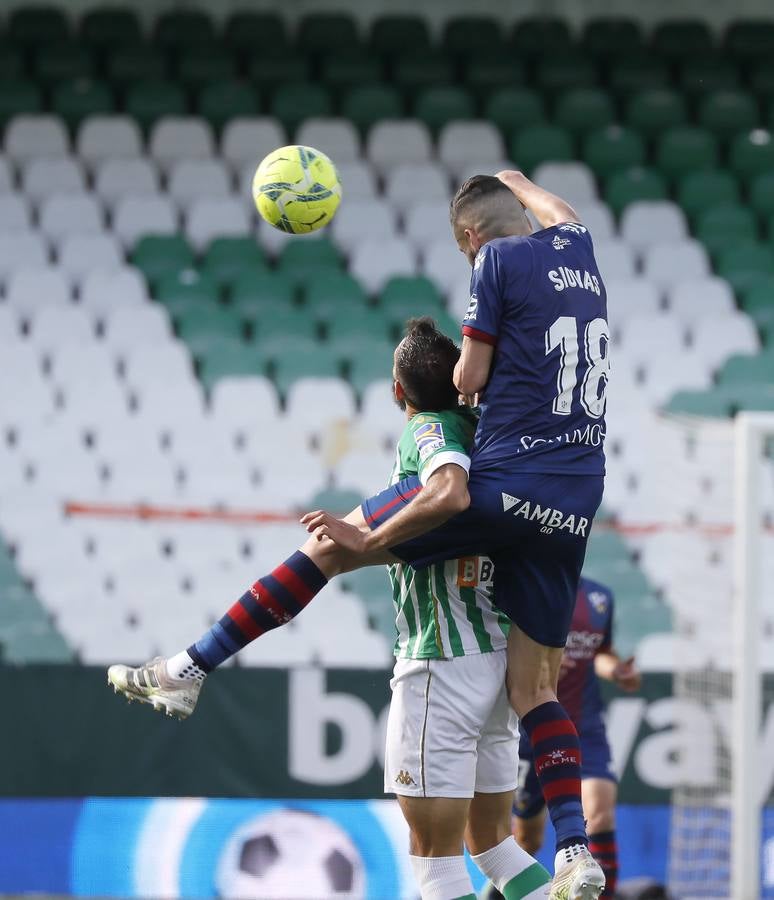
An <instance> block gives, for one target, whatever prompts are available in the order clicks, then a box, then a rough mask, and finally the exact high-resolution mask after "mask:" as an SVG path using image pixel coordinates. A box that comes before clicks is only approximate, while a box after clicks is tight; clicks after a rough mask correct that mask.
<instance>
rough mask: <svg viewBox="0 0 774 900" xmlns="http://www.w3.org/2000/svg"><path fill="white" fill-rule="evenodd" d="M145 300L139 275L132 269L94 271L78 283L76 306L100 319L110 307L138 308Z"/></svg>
mask: <svg viewBox="0 0 774 900" xmlns="http://www.w3.org/2000/svg"><path fill="white" fill-rule="evenodd" d="M147 299H148V289H147V286H146V284H145V281H144V280H143V278H142V275H141V274H140V273H139V272H138V271H137V270H136V269H135V268H133V267H130V266H121V267H118V268H115V269H107V270H106V269H96V270H92V271H90V272H89V273H88V274H86V275H85V276H84V278H83V280H82V282H81V289H80V294H79V297H78V302H79V304H80V305H81V306H82V307H83V308H84V309H86V310H88V311H89V312H90V313H92V314H96V315H98V316H102V315H104V314H105V313H106V311H108V310H109V309H111V308H112V307H113V306H123V305H138V304H141V303H144V302H145V301H146V300H147Z"/></svg>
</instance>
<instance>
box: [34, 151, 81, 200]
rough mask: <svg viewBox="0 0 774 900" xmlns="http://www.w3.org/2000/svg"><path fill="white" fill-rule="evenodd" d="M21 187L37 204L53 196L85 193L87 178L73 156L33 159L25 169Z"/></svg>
mask: <svg viewBox="0 0 774 900" xmlns="http://www.w3.org/2000/svg"><path fill="white" fill-rule="evenodd" d="M21 185H22V190H23V191H24V193H25V194H26V195H27V196H28V197H30V198H31V199H32V200H34V201H35V203H40V202H41V201H42V200H45V198H46V197H49V196H51V194H61V193H66V192H73V193H83V192H84V191H85V190H86V177H85V175H84V173H83V167H82V166H81V164H80V162H78V160H77V159H74V158H73V157H72V156H61V157H54V158H51V159H49V158H46V157H43V158H40V159H31V160H30V161H29V162H28V163H27V164H26V165H25V166H24V167H23V168H22V176H21Z"/></svg>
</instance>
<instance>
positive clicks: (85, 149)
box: [75, 115, 142, 166]
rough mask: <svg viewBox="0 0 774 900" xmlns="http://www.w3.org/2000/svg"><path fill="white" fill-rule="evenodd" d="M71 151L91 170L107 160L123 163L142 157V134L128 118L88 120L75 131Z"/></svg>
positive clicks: (135, 123) (90, 118)
mask: <svg viewBox="0 0 774 900" xmlns="http://www.w3.org/2000/svg"><path fill="white" fill-rule="evenodd" d="M75 149H76V152H77V154H78V156H79V157H80V158H81V159H82V160H84V161H85V162H86V163H88V164H89V165H91V166H94V165H96V164H98V163H102V162H104V161H105V160H111V159H121V160H122V161H124V162H125V161H127V160H129V159H130V158H132V157H137V156H140V155H141V154H142V132H141V131H140V126H139V125H138V124H137V122H136V121H135V120H134V119H133V118H131V116H102V115H99V116H88V117H87V118H86V119H84V121H83V122H82V123H81V126H80V128H79V129H78V136H77V137H76V140H75Z"/></svg>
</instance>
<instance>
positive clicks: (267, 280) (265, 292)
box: [231, 270, 295, 316]
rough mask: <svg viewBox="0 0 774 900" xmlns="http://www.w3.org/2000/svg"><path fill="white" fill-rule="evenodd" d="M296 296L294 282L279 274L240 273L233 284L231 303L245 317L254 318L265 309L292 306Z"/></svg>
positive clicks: (247, 271)
mask: <svg viewBox="0 0 774 900" xmlns="http://www.w3.org/2000/svg"><path fill="white" fill-rule="evenodd" d="M294 296H295V287H294V284H293V281H292V280H291V279H290V278H289V277H288V276H287V275H285V274H283V273H278V272H266V273H262V272H254V271H250V270H246V271H244V272H242V273H240V274H239V275H238V276H237V277H236V278H235V279H234V281H233V282H232V284H231V303H232V305H233V306H234V307H235V308H237V309H239V310H240V312H241V313H242V314H243V315H246V314H250V312H251V311H254V312H253V316H255V315H257V314H259V313H260V312H262V311H263V310H264V309H269V308H274V307H281V306H285V307H287V306H290V304H291V303H292V302H293V299H294Z"/></svg>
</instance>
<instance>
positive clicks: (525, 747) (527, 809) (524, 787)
mask: <svg viewBox="0 0 774 900" xmlns="http://www.w3.org/2000/svg"><path fill="white" fill-rule="evenodd" d="M579 736H580V746H581V759H582V760H583V761H582V763H581V780H582V779H584V778H604V779H606V780H607V781H612V782H614V783H618V779H617V778H616V776H615V772H614V771H613V757H612V755H611V753H610V744H608V742H607V732H606V731H605V726H604V723H603V722H602V720H601V719H600V720H599V722H598V723H597V724H596V725H595V726H593V727H592V728H588V729H585V730H584V731H582V732H580V734H579ZM518 778H519V783H518V786H517V788H516V791H515V792H514V800H513V814H514V816H517V817H518V818H519V819H531V818H532V817H533V816H536V815H537V814H538V813H539V812H540V811H541V810H542V809H543V807H544V806H545V805H546V804H545V800H544V799H543V791H542V790H541V789H540V782H539V781H538V777H537V772H535V766H534V765H533V764H532V746H531V744H530V742H529V739H528V738H527V736H526V734H525V733H524V730H523V729H522V731H521V735H520V738H519V775H518Z"/></svg>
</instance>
